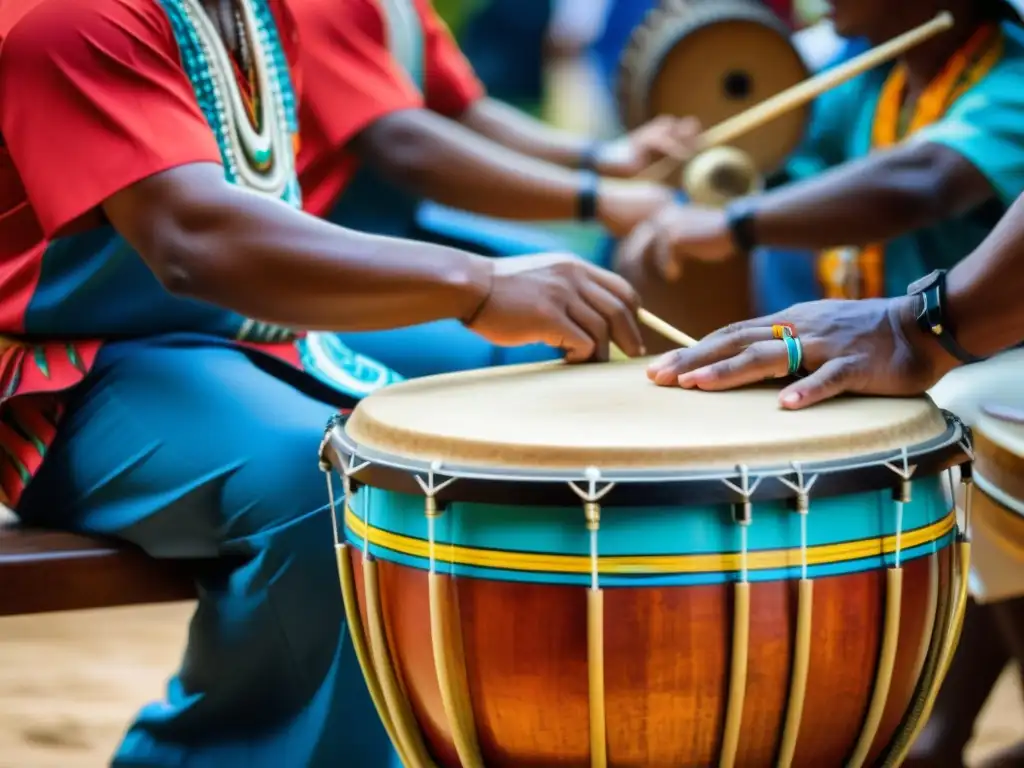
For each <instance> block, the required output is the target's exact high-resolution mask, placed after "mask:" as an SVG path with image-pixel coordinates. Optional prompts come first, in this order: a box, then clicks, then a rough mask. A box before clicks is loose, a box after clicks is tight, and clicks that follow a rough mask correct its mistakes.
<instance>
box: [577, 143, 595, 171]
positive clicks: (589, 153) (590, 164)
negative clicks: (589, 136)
mask: <svg viewBox="0 0 1024 768" xmlns="http://www.w3.org/2000/svg"><path fill="white" fill-rule="evenodd" d="M600 154H601V144H600V143H599V142H596V141H595V142H593V143H591V144H588V145H587V146H586V147H584V148H583V151H582V152H580V160H579V165H578V166H577V167H578V168H579V169H580V170H581V171H595V172H596V171H597V158H598V157H599V156H600Z"/></svg>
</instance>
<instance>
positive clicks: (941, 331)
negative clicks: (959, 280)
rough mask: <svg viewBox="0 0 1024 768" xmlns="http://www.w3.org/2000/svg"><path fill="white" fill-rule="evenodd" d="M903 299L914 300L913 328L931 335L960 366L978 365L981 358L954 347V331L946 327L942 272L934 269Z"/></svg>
mask: <svg viewBox="0 0 1024 768" xmlns="http://www.w3.org/2000/svg"><path fill="white" fill-rule="evenodd" d="M907 295H909V296H916V297H918V304H917V307H916V308H915V310H914V314H915V315H916V316H917V325H918V327H919V328H920V329H921V330H922V331H924V332H925V333H928V334H931V335H932V336H934V337H935V340H936V341H938V342H939V344H941V345H942V348H943V349H944V350H946V351H947V352H948V353H949V354H951V355H952V356H953V357H955V358H956V359H957V360H959V361H960V362H961V363H964V364H968V363H978V362H981V361H982V360H983V359H984V358H981V357H977V356H975V355H972V354H971V353H970V352H968V351H967V350H965V349H964V348H963V347H961V346H960V344H958V343H957V340H956V337H955V336H954V329H953V328H952V327H951V326H950V324H949V316H948V315H947V314H946V270H944V269H937V270H935V271H934V272H932V273H931V274H930V275H927V276H926V277H922V278H921V279H920V280H918V281H917V282H914V283H911V284H910V287H909V288H907Z"/></svg>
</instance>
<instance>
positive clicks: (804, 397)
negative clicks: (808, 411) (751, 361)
mask: <svg viewBox="0 0 1024 768" xmlns="http://www.w3.org/2000/svg"><path fill="white" fill-rule="evenodd" d="M859 371H860V364H859V363H858V361H857V360H856V359H854V358H851V357H840V358H836V359H834V360H829V361H828V362H827V363H825V364H824V365H823V366H821V368H819V369H818V370H816V371H815V372H814V373H812V374H810V375H809V376H808V377H807V378H804V379H800V380H799V381H797V382H795V383H793V384H790V385H789V386H788V387H786V388H785V389H784V390H782V392H780V393H779V403H780V404H781V405H782V407H783V408H786V409H788V410H799V409H801V408H807V407H808V406H811V405H814V404H815V403H820V402H821V401H823V400H828V399H829V398H832V397H835V396H836V395H841V394H843V393H844V392H849V391H851V390H852V389H853V386H854V384H855V383H856V380H857V377H858V375H859Z"/></svg>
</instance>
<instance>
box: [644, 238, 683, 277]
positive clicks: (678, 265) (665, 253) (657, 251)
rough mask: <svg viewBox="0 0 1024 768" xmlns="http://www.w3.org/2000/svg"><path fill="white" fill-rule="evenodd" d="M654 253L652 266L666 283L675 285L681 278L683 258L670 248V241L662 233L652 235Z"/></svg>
mask: <svg viewBox="0 0 1024 768" xmlns="http://www.w3.org/2000/svg"><path fill="white" fill-rule="evenodd" d="M651 248H652V249H653V251H654V265H655V267H656V268H657V270H658V272H659V273H660V274H661V276H662V278H664V280H665V282H667V283H676V282H679V280H680V279H681V278H682V276H683V256H682V255H681V254H677V253H676V250H675V248H673V247H672V239H671V238H670V237H669V236H668V235H666V234H665V233H664V232H663V231H658V232H656V233H655V235H654V242H653V243H652V244H651Z"/></svg>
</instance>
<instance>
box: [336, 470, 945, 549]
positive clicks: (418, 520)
mask: <svg viewBox="0 0 1024 768" xmlns="http://www.w3.org/2000/svg"><path fill="white" fill-rule="evenodd" d="M351 504H352V507H353V512H354V513H355V516H356V517H357V518H359V519H360V520H366V518H367V513H369V517H370V524H371V525H372V526H373V527H374V528H377V529H381V530H383V531H387V532H390V533H394V534H397V535H400V536H407V537H411V538H415V539H420V540H422V541H426V540H427V538H428V530H427V519H426V516H425V515H424V500H423V497H422V496H420V495H416V494H402V493H397V492H394V491H385V490H382V489H379V488H371V487H368V486H364V487H362V488H361V489H359V491H358V492H357V493H356V494H355V495H354V497H353V498H352V500H351ZM948 513H949V505H948V504H947V502H946V494H945V492H944V489H943V485H942V481H941V478H940V477H938V476H934V477H925V478H919V479H916V480H914V481H913V484H912V487H911V499H910V501H909V502H907V503H906V504H905V505H904V508H903V530H904V531H911V530H915V529H919V528H924V527H926V526H929V525H932V524H934V523H937V522H939V521H941V520H943V519H945V518H946V516H947V514H948ZM896 521H897V516H896V510H895V505H894V504H893V500H892V494H891V492H889V491H872V492H868V493H859V494H852V495H849V496H834V497H829V498H822V499H815V498H814V497H813V496H812V498H811V500H810V512H809V513H808V516H807V546H808V547H823V546H828V545H835V544H843V543H847V542H855V541H863V540H866V539H874V538H879V537H886V536H892V535H894V534H895V533H896ZM434 536H435V540H436V541H437V542H438V543H439V544H446V545H447V544H450V545H455V546H459V547H469V548H475V549H486V550H493V551H495V552H521V553H526V554H531V553H532V554H536V555H540V556H545V555H571V556H579V557H588V556H589V553H590V539H589V537H588V536H587V534H586V529H585V526H584V515H583V508H582V506H579V507H526V506H517V505H512V504H508V505H500V506H499V505H490V504H465V503H451V504H449V505H447V507H446V509H445V512H444V514H442V515H441V516H440V517H438V518H437V519H436V521H435V524H434ZM599 545H600V553H601V556H602V557H629V556H639V557H643V556H672V555H712V554H718V553H723V552H739V551H740V546H741V545H740V529H739V526H738V525H736V524H734V523H733V521H732V509H731V507H729V506H728V505H713V504H712V505H702V506H690V507H647V508H631V507H627V508H619V507H604V508H603V509H602V511H601V531H600V534H599ZM799 546H800V515H798V514H796V513H795V512H794V511H793V509H792V508H791V507H790V505H789V504H787V503H786V502H784V501H777V502H758V503H755V504H754V506H753V522H752V524H751V525H750V526H748V528H747V547H748V549H749V550H750V551H758V550H774V549H792V548H796V547H799Z"/></svg>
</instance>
